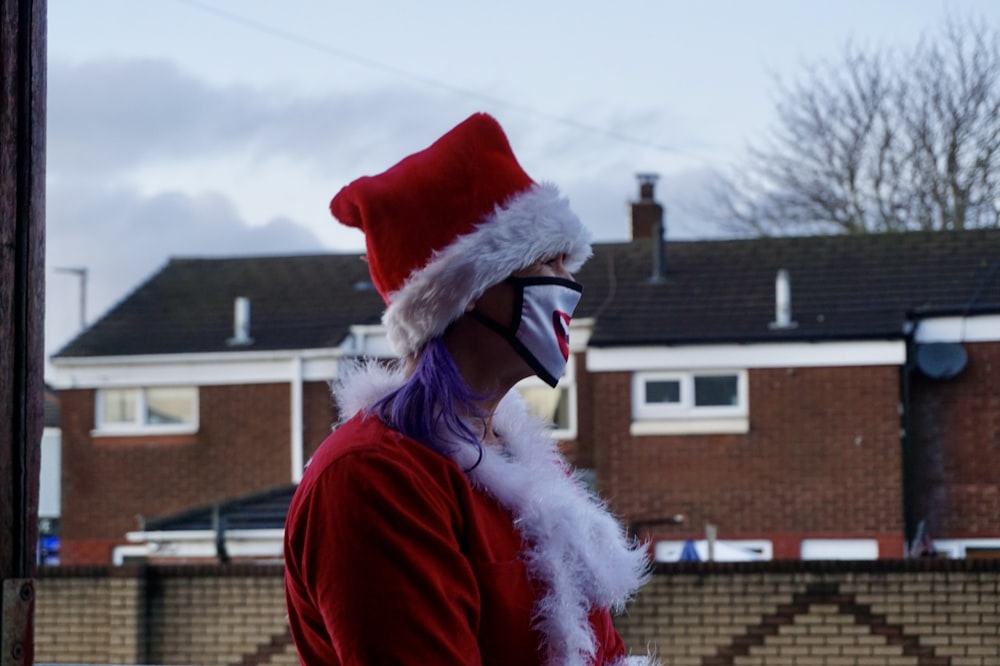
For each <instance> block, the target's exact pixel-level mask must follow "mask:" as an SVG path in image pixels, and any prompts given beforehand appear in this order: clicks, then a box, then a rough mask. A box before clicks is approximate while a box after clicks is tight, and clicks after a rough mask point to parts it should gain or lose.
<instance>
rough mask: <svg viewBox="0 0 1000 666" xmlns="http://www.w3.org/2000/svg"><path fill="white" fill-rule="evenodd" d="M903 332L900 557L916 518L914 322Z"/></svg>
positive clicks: (910, 537)
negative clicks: (914, 496) (901, 547)
mask: <svg viewBox="0 0 1000 666" xmlns="http://www.w3.org/2000/svg"><path fill="white" fill-rule="evenodd" d="M903 332H904V333H905V340H906V359H905V360H904V361H903V367H902V368H900V370H899V392H900V404H899V426H900V427H899V430H900V437H899V440H900V442H899V444H900V449H901V458H902V460H901V463H902V466H903V475H902V476H903V547H904V548H905V549H906V552H905V553H904V557H907V558H909V556H910V543H911V540H912V539H913V537H914V535H915V533H916V524H915V523H916V517H915V516H914V512H913V497H912V493H913V485H914V484H913V473H914V472H913V465H914V462H913V435H912V434H911V428H912V424H913V416H912V410H913V407H912V404H911V400H912V399H911V395H910V390H911V389H910V384H911V382H912V377H913V371H914V370H915V368H916V363H915V361H914V359H915V358H916V341H915V340H914V335H915V333H916V324H914V322H913V321H911V320H908V321H906V322H905V323H904V325H903Z"/></svg>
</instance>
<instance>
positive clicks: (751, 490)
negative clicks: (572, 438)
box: [590, 366, 904, 558]
mask: <svg viewBox="0 0 1000 666" xmlns="http://www.w3.org/2000/svg"><path fill="white" fill-rule="evenodd" d="M631 379H632V377H631V373H627V372H620V373H602V374H601V375H600V379H599V380H598V381H593V382H591V384H590V386H592V390H593V391H594V404H599V405H601V406H602V418H601V419H600V420H597V421H595V422H594V430H595V439H596V442H597V445H596V455H597V465H598V470H599V478H598V483H599V488H600V490H601V492H602V494H603V495H604V496H605V497H607V498H608V500H609V502H610V504H611V506H612V508H613V509H614V510H615V511H616V512H617V513H618V514H619V515H621V516H623V517H624V518H625V519H626V520H627V521H629V522H631V521H635V520H653V519H657V518H664V517H668V516H673V515H675V514H684V515H686V516H687V519H688V520H687V523H686V524H687V525H688V526H689V527H688V528H687V529H688V530H689V531H688V532H686V531H685V530H684V528H670V530H669V531H663V532H661V533H659V536H660V537H662V538H669V539H680V538H687V537H690V536H697V534H698V533H699V532H700V531H701V530H702V528H703V526H704V525H705V524H706V523H712V524H715V525H717V526H718V529H719V538H720V539H727V538H770V539H772V540H773V541H774V548H775V550H774V556H775V557H776V558H783V557H789V558H797V557H799V550H798V545H799V543H798V542H799V540H800V539H801V538H804V537H820V538H823V537H844V536H852V537H862V538H874V539H879V540H880V542H882V543H884V544H885V546H886V548H887V550H886V552H884V553H883V556H884V557H901V556H902V554H903V551H902V542H903V530H904V526H903V521H904V518H903V497H902V465H901V455H900V446H901V445H900V435H899V426H900V421H899V411H898V406H899V395H900V393H899V369H898V368H896V367H888V366H884V367H883V366H879V367H863V368H856V367H852V368H787V369H786V368H780V369H759V370H751V371H750V372H749V401H750V403H749V406H750V417H749V418H750V429H749V432H748V433H746V434H723V435H672V436H637V437H633V436H630V434H629V425H630V422H631V414H632V406H631ZM690 530H694V531H693V532H691V531H690ZM785 534H791V535H794V536H795V538H789V539H788V540H782V539H781V536H782V535H785Z"/></svg>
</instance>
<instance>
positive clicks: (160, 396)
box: [146, 386, 197, 425]
mask: <svg viewBox="0 0 1000 666" xmlns="http://www.w3.org/2000/svg"><path fill="white" fill-rule="evenodd" d="M196 395H197V394H196V389H194V388H192V387H190V386H184V387H166V388H150V389H146V423H147V424H150V425H153V424H160V423H194V421H195V413H194V410H195V403H196Z"/></svg>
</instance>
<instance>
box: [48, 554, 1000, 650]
mask: <svg viewBox="0 0 1000 666" xmlns="http://www.w3.org/2000/svg"><path fill="white" fill-rule="evenodd" d="M281 572H282V569H281V567H280V566H251V565H229V566H155V567H117V568H115V567H55V568H49V569H43V570H42V571H41V573H40V575H39V578H38V581H37V597H36V604H35V660H36V662H37V663H90V664H220V665H221V664H232V665H242V666H256V665H263V664H274V665H280V666H285V665H287V666H292V665H293V664H296V663H298V661H297V658H296V655H295V648H294V646H293V645H292V642H291V636H290V634H289V632H288V626H287V623H286V619H285V609H284V595H283V590H282V577H281ZM616 626H617V627H618V630H619V631H620V632H621V634H622V637H623V638H624V639H625V642H626V644H627V645H628V646H629V647H630V649H631V650H632V651H633V653H645V652H646V651H647V649H649V650H652V651H655V652H656V653H657V654H658V655H659V657H660V659H661V660H662V661H663V663H664V664H665V665H669V666H724V665H733V666H763V665H766V666H1000V561H996V560H993V561H987V560H983V561H975V560H967V561H961V560H920V561H905V562H904V561H876V562H761V563H746V564H719V563H716V564H711V563H684V564H672V565H660V566H659V567H658V568H657V570H656V571H655V573H654V575H653V577H652V579H651V580H650V582H649V583H648V584H647V585H646V587H644V588H643V589H642V590H641V592H640V593H639V595H638V597H637V599H636V600H635V602H634V603H633V604H631V605H630V606H629V610H628V613H627V614H626V615H624V616H622V617H620V618H618V619H617V621H616Z"/></svg>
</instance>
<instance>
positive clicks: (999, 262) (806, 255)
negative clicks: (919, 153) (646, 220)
mask: <svg viewBox="0 0 1000 666" xmlns="http://www.w3.org/2000/svg"><path fill="white" fill-rule="evenodd" d="M594 250H595V256H594V258H593V259H592V260H591V261H590V262H589V263H588V264H587V265H586V266H585V267H584V268H583V270H582V271H581V272H580V274H579V276H578V277H579V279H580V281H581V282H583V283H584V285H585V287H586V288H585V292H584V296H583V300H582V301H581V304H580V307H579V309H578V311H577V314H576V316H577V317H595V318H596V319H597V324H596V327H595V330H594V332H593V335H592V336H591V344H592V345H595V346H615V345H636V344H684V343H723V342H760V341H769V340H824V339H826V340H829V339H852V338H853V339H866V338H898V337H900V336H902V334H903V323H904V321H905V319H906V318H907V317H908V316H913V315H920V314H961V313H963V312H970V313H976V312H994V313H996V312H1000V230H975V231H963V232H909V233H904V234H877V235H858V236H816V237H787V238H785V237H783V238H759V239H745V240H722V241H668V242H667V244H666V265H667V272H666V278H665V280H664V281H663V282H662V283H660V284H654V283H651V281H650V279H649V277H650V275H651V265H652V259H651V257H652V243H651V241H649V240H638V241H632V242H627V243H608V244H598V245H596V246H595V248H594ZM781 268H784V269H786V270H787V271H788V272H789V276H790V280H791V295H792V318H793V320H794V321H796V322H797V323H798V326H797V327H795V328H791V329H785V330H772V329H771V328H770V327H769V323H770V322H771V321H773V320H774V318H775V312H774V280H775V274H776V272H777V271H778V270H779V269H781ZM366 281H367V268H366V266H365V264H364V262H362V261H361V260H360V259H359V255H342V254H341V255H315V256H294V257H261V258H243V259H175V260H172V261H170V262H169V263H168V264H167V265H166V267H164V268H163V269H162V270H161V271H160V272H159V273H157V274H156V275H154V276H153V277H152V278H151V279H150V280H149V281H148V282H146V283H145V284H143V285H141V286H140V287H139V288H137V289H136V290H135V291H134V292H133V293H132V294H131V295H130V296H129V297H127V298H126V299H125V300H123V301H122V302H121V303H120V304H119V305H118V306H117V307H115V308H114V309H113V310H111V311H110V312H109V313H108V314H107V315H106V316H105V317H103V318H102V319H101V320H100V321H98V322H96V323H95V324H94V325H93V326H92V327H91V328H89V329H88V330H87V331H85V332H84V333H82V334H81V335H80V336H79V337H78V338H76V339H75V340H73V341H72V342H70V344H69V345H68V346H67V347H66V348H64V349H63V350H62V351H61V352H60V353H59V354H58V356H117V355H131V354H163V353H192V352H210V351H226V350H232V349H234V348H233V347H230V346H227V344H226V340H227V339H228V338H229V337H230V336H231V335H232V319H233V299H234V298H235V297H237V296H247V297H249V298H250V300H251V308H252V314H251V320H252V324H251V335H252V337H253V338H254V344H253V345H250V346H249V347H238V348H235V349H239V350H245V349H301V348H322V347H332V346H335V345H337V344H338V343H339V342H340V341H341V340H342V338H343V337H344V335H346V333H347V330H348V326H349V325H350V324H372V323H377V322H378V321H379V317H380V315H381V312H382V309H383V305H382V301H381V299H380V298H379V296H378V294H377V292H375V291H373V290H359V289H358V288H357V285H359V284H364V283H365V282H366Z"/></svg>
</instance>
